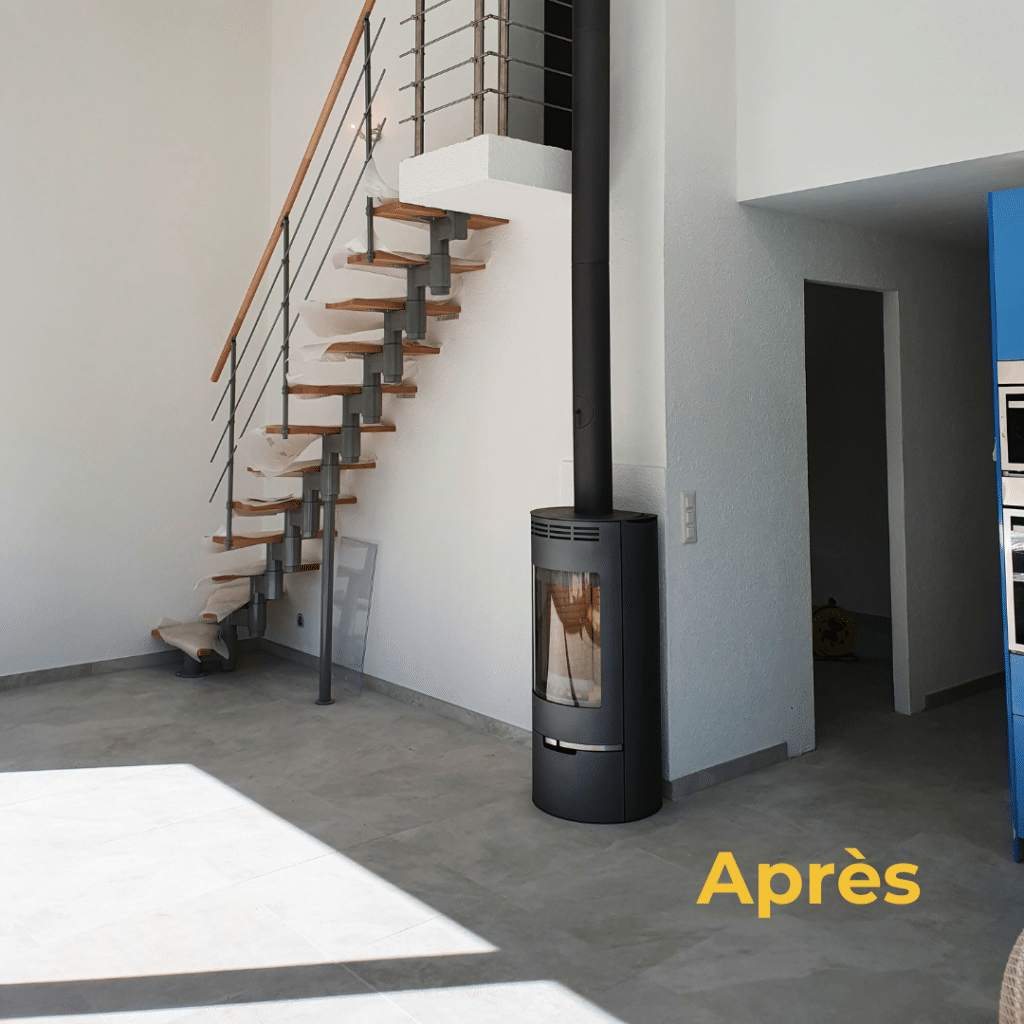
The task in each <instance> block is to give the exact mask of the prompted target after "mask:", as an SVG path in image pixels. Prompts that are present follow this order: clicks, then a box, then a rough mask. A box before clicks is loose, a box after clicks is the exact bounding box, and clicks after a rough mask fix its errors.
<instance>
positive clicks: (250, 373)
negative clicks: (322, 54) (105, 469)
mask: <svg viewBox="0 0 1024 1024" xmlns="http://www.w3.org/2000/svg"><path fill="white" fill-rule="evenodd" d="M373 5H374V0H366V2H365V3H364V5H363V16H362V22H361V25H359V26H357V30H356V31H354V32H353V37H352V41H351V42H350V45H349V49H348V51H347V52H346V55H345V58H344V60H343V62H342V67H341V68H339V72H338V76H337V77H336V79H335V83H334V85H333V86H332V94H331V95H329V97H328V102H327V103H326V104H325V107H324V111H323V112H322V114H321V118H320V121H319V122H318V124H317V128H316V130H315V131H314V136H313V139H311V141H310V146H309V147H308V148H307V152H306V155H305V156H304V158H303V163H302V164H301V165H300V168H299V172H298V174H297V175H296V181H295V183H294V184H293V187H292V190H291V192H290V193H289V196H288V199H287V200H286V202H285V207H284V210H283V211H282V216H281V218H280V220H279V222H278V223H277V224H276V225H275V228H274V232H273V233H272V235H271V239H270V242H269V243H268V245H267V248H266V250H265V251H264V256H263V259H262V260H261V263H260V267H259V268H258V269H257V272H256V276H255V277H254V278H253V283H252V285H251V286H250V289H249V292H248V293H247V295H246V298H245V300H244V301H243V305H242V309H241V310H240V311H239V315H238V318H237V319H236V321H235V324H234V325H233V328H232V333H231V336H230V338H229V339H228V341H227V343H226V344H225V346H224V349H223V350H222V352H221V357H220V359H219V360H218V364H217V368H216V369H215V371H214V375H213V379H214V380H215V381H216V380H217V379H218V378H219V376H220V374H221V372H222V370H223V369H224V368H225V366H226V367H227V370H228V380H227V382H226V384H225V386H224V389H223V391H222V393H221V396H220V399H219V400H218V402H217V406H216V408H215V409H214V412H213V416H212V417H211V419H212V420H216V419H217V417H218V415H219V414H220V413H221V411H222V409H225V408H226V410H227V411H226V414H225V419H226V422H225V424H224V428H223V430H222V432H221V435H220V438H219V440H218V441H217V445H216V447H215V448H214V451H213V454H212V455H211V456H210V462H211V463H213V462H214V461H215V460H216V459H217V456H218V454H220V452H221V450H222V449H223V448H224V447H225V442H227V445H226V450H227V455H226V458H225V463H224V467H223V469H222V470H221V473H220V476H219V477H218V479H217V483H216V485H215V486H214V489H213V492H212V493H211V494H210V498H209V500H210V502H212V501H213V500H214V498H215V497H216V495H217V493H218V491H219V490H220V488H221V486H222V484H224V483H225V481H226V519H225V522H226V526H225V547H226V548H231V546H232V514H233V510H234V489H235V454H236V452H237V448H238V440H239V438H240V437H241V436H242V435H244V433H245V431H246V430H247V429H248V427H249V425H250V423H252V420H253V418H254V416H255V415H256V413H257V411H258V409H259V408H260V403H261V401H262V399H263V396H264V395H265V394H266V391H267V388H268V387H269V385H270V382H271V381H272V380H273V379H274V376H275V374H276V373H277V372H278V367H279V366H280V367H281V398H282V402H281V434H282V436H283V437H285V438H287V437H288V398H289V386H288V370H289V352H290V341H291V335H292V332H293V331H294V330H295V327H296V325H297V324H298V319H299V316H298V314H294V315H293V313H292V309H291V303H292V297H293V294H296V295H299V294H300V295H301V296H302V298H303V299H308V298H309V296H310V294H311V293H312V291H313V288H314V287H315V285H316V282H317V280H318V278H319V277H320V273H321V271H322V270H323V268H324V264H325V263H326V262H327V257H328V256H329V255H330V254H331V250H332V249H333V247H334V244H335V240H336V239H337V237H338V233H339V231H340V230H341V226H342V224H343V223H344V221H345V218H346V217H347V215H348V213H349V210H350V209H351V207H352V203H353V202H354V200H355V197H356V194H357V193H358V191H359V187H360V184H361V183H362V180H363V175H364V172H365V171H366V168H367V167H368V166H369V164H370V161H371V160H372V159H373V152H374V148H375V146H376V144H377V140H378V139H379V138H380V132H379V130H380V129H381V128H382V127H383V123H382V124H380V125H374V124H373V103H374V100H375V98H376V96H377V93H378V91H379V90H380V87H381V83H382V82H383V80H384V77H385V74H386V72H385V71H381V72H380V73H379V74H378V75H377V76H376V78H374V75H373V70H372V63H371V62H372V56H373V53H374V51H375V50H376V47H377V44H378V42H379V40H380V36H381V31H382V29H383V27H384V20H383V19H381V22H380V24H379V25H378V26H377V30H376V32H375V33H373V34H372V35H371V27H370V11H371V10H372V8H373ZM360 40H361V41H362V43H363V63H362V69H361V71H360V73H359V75H358V77H357V79H356V81H355V83H354V84H353V87H352V90H351V93H350V95H349V97H348V102H347V103H346V104H345V107H344V109H343V111H342V112H341V114H340V117H338V120H337V125H336V127H335V129H334V132H333V135H332V136H331V139H330V142H329V144H328V145H327V147H326V150H324V152H323V154H322V157H321V159H320V162H319V169H318V171H317V174H316V176H315V178H314V179H313V182H312V184H311V185H310V186H309V187H308V189H307V190H306V193H305V196H304V201H303V202H302V206H301V212H300V213H299V216H298V219H297V220H293V213H294V207H295V205H296V203H297V201H298V200H299V199H300V197H301V194H302V190H303V188H304V186H305V180H304V179H305V173H306V170H307V169H308V167H309V165H310V164H311V162H312V157H313V155H314V152H315V151H316V150H317V149H318V148H319V144H320V141H321V140H322V138H323V135H324V133H325V129H326V127H327V125H328V122H329V120H330V118H331V117H332V116H333V115H334V98H335V97H336V96H337V92H338V91H339V90H340V87H341V84H342V81H343V79H344V77H345V75H346V73H347V71H348V64H349V63H351V58H352V56H354V51H355V48H356V46H357V45H358V42H359V41H360ZM360 88H362V91H363V110H362V115H361V117H360V123H361V125H362V129H361V131H360V132H359V133H358V134H357V133H356V132H353V136H352V140H351V142H350V143H349V145H348V148H347V150H346V151H345V152H344V155H343V156H341V157H340V158H339V157H337V156H336V150H337V149H338V146H337V144H338V140H339V138H340V136H341V131H342V128H343V127H344V126H345V125H346V124H347V123H348V117H349V113H350V111H351V109H352V106H353V104H354V102H355V100H356V96H357V95H358V93H359V91H360ZM360 136H361V137H362V138H363V139H364V140H365V149H364V153H363V159H362V161H361V163H359V164H355V165H353V167H354V177H352V178H351V185H350V186H348V184H347V179H346V171H347V170H348V169H349V166H350V164H351V163H352V155H353V153H354V151H355V148H356V143H357V142H358V141H359V138H360ZM332 158H333V164H332ZM332 175H333V184H331V187H330V191H329V192H328V194H327V196H326V198H323V197H322V194H321V189H320V186H321V184H323V183H324V182H325V181H326V182H329V181H330V180H331V177H332ZM343 180H346V186H347V198H345V200H344V203H341V202H340V197H339V202H338V203H335V197H336V196H338V194H339V189H340V188H341V186H342V182H343ZM345 191H346V190H345V189H342V192H341V194H342V195H345ZM321 199H322V202H321ZM314 200H316V203H317V205H316V206H314ZM339 207H340V210H339ZM314 209H319V214H318V216H317V217H316V221H315V224H312V223H311V224H310V225H307V224H306V218H307V214H310V212H311V211H312V210H314ZM310 220H311V221H312V217H310ZM332 223H333V224H334V227H333V230H331V231H330V234H329V238H327V241H326V244H323V239H324V236H325V235H326V234H327V232H326V231H323V232H322V230H321V229H323V228H324V227H325V224H326V225H327V226H328V227H329V226H330V224H332ZM366 227H367V250H368V251H367V258H368V260H369V261H370V262H372V260H373V248H374V243H373V200H372V198H369V197H368V198H367V203H366ZM304 228H305V231H304ZM318 243H319V244H318ZM314 245H316V253H319V252H320V247H321V245H322V249H323V251H322V255H320V257H319V260H318V261H317V262H316V263H315V269H314V265H313V261H310V262H309V265H308V267H307V260H308V259H309V256H310V253H311V252H313V251H314ZM299 252H301V256H300V257H299V258H298V260H297V265H293V253H294V254H295V255H298V253H299ZM275 254H277V256H276V262H277V268H276V271H275V273H274V275H273V277H272V278H271V280H270V282H269V284H267V283H266V281H265V280H264V278H265V274H266V270H267V269H268V268H269V265H270V263H271V261H272V260H273V259H274V257H275ZM314 259H315V255H314ZM261 289H262V290H263V292H264V294H263V296H262V301H261V302H260V303H259V306H258V309H257V311H256V313H255V316H253V317H251V318H250V313H251V311H252V307H253V305H254V304H255V299H256V297H257V296H258V294H259V291H260V290H261ZM275 295H279V296H280V298H279V300H278V301H276V302H275V301H274V298H275ZM275 306H276V312H275V313H274V315H273V318H272V320H271V319H270V310H272V309H273V308H274V307H275ZM250 319H251V323H249V321H250ZM268 320H270V322H269V326H268V325H267V321H268ZM247 325H248V330H247V333H246V337H245V341H244V343H243V344H242V346H241V351H239V347H238V339H239V337H240V336H241V335H242V334H243V333H245V328H246V326H247ZM278 325H280V327H281V335H280V344H279V345H278V347H277V352H276V355H275V358H274V361H273V363H272V364H271V366H270V368H269V370H268V371H267V372H266V376H265V378H264V380H263V384H262V387H261V388H260V390H259V392H258V394H256V396H255V398H252V397H251V396H250V397H249V402H248V403H246V401H245V400H246V396H247V394H248V392H249V388H250V385H251V384H253V381H254V380H255V379H256V378H257V373H258V371H259V370H260V366H261V363H262V360H263V357H264V354H265V353H266V352H267V349H268V347H269V346H270V343H271V339H272V338H273V337H274V334H275V332H276V331H277V329H278ZM258 336H262V339H263V340H262V342H261V343H260V344H259V348H258V350H257V351H256V352H255V354H254V355H250V356H249V359H248V361H247V360H246V356H247V355H249V353H250V347H252V346H253V341H254V339H256V338H257V337H258ZM246 371H247V372H246ZM242 375H244V376H245V380H244V383H242V385H241V388H239V378H240V376H242ZM225 402H226V405H225ZM246 409H247V410H248V414H247V415H246ZM242 417H244V422H243V424H242V427H241V429H240V430H239V429H238V422H239V420H240V418H242Z"/></svg>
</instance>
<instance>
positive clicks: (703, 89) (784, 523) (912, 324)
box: [665, 0, 1001, 778]
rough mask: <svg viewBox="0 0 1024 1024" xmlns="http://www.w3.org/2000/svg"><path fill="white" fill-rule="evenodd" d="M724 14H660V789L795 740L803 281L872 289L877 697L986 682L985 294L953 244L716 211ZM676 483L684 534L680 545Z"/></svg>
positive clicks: (701, 7)
mask: <svg viewBox="0 0 1024 1024" xmlns="http://www.w3.org/2000/svg"><path fill="white" fill-rule="evenodd" d="M734 28H735V27H734V20H733V12H732V9H731V6H730V5H723V4H720V3H717V2H716V0H687V2H681V3H678V4H675V3H673V4H670V5H669V7H668V17H667V32H666V39H667V46H668V49H669V52H670V53H673V54H674V55H675V56H674V59H673V60H672V61H670V62H669V63H668V66H667V80H666V94H667V95H668V96H670V97H675V101H674V102H673V103H672V104H671V106H670V116H667V117H666V157H665V166H666V182H665V211H666V213H665V296H666V298H665V320H666V394H667V397H668V405H667V425H668V426H667V437H668V480H667V484H668V486H667V491H668V509H669V521H668V524H667V528H666V535H667V548H666V553H665V558H666V573H667V601H668V607H667V619H668V625H669V634H668V696H667V700H668V725H667V728H668V754H669V773H670V775H671V776H672V777H673V778H677V777H679V776H681V775H685V774H688V773H690V772H693V771H697V770H699V769H701V768H704V767H706V766H708V765H712V764H717V763H720V762H722V761H724V760H727V759H729V758H732V757H738V756H740V755H742V754H745V753H748V752H750V751H754V750H759V749H763V748H765V747H768V746H771V745H773V744H776V743H779V742H780V741H783V740H784V741H786V742H787V743H788V744H789V751H790V754H791V755H793V754H798V753H801V752H803V751H805V750H808V749H810V748H811V747H812V746H813V743H814V731H813V690H812V661H811V652H810V635H811V634H810V612H811V594H810V568H809V541H808V504H807V462H806V422H805V405H804V401H805V399H804V363H803V346H804V339H803V287H804V281H805V280H806V279H809V280H813V281H820V282H825V283H834V284H846V285H853V286H857V287H864V288H874V289H877V290H880V291H885V292H889V293H892V294H889V295H887V297H886V304H885V313H886V318H887V351H886V386H887V393H888V398H889V401H888V404H887V410H886V417H887V427H888V438H889V441H888V443H889V451H888V464H889V474H890V484H889V493H890V503H891V504H890V520H891V522H893V523H894V524H895V525H894V526H893V527H892V531H891V533H892V536H891V545H892V560H893V580H894V585H893V620H894V629H895V630H897V631H898V630H899V629H900V628H901V622H907V614H908V613H907V608H908V605H909V608H910V613H909V623H908V625H907V627H906V632H907V634H908V636H909V640H908V642H907V643H906V644H904V645H900V644H898V645H897V650H896V651H895V659H896V675H897V694H896V697H897V706H898V707H899V709H900V710H902V711H910V710H911V709H913V710H919V709H921V708H922V707H923V703H924V696H925V694H926V693H928V692H930V691H934V690H938V689H941V688H943V687H946V686H949V685H952V684H955V683H958V682H962V681H965V680H968V679H974V678H977V677H979V676H982V675H985V674H987V673H990V672H995V671H998V670H999V666H1000V664H1001V655H1000V639H999V622H1000V617H999V607H998V594H999V587H998V575H997V572H998V563H997V558H998V552H997V547H996V532H995V528H994V524H993V519H992V500H993V499H992V476H991V475H992V463H991V450H992V425H991V409H990V398H988V397H986V396H987V395H988V393H989V391H990V384H989V383H988V375H989V373H990V371H989V358H990V357H989V355H988V345H989V341H988V325H987V285H986V267H985V263H984V260H983V259H982V258H979V257H978V256H977V255H975V254H974V253H973V252H960V251H958V250H955V249H946V248H941V247H935V246H929V245H926V244H923V243H916V242H910V241H906V240H901V239H898V238H895V237H890V236H885V235H875V234H869V233H865V232H860V231H857V230H854V229H850V228H844V227H840V226H835V225H830V224H827V223H821V222H816V221H811V220H805V219H801V218H797V217H790V216H787V215H783V214H775V213H771V212H768V211H763V210H757V209H748V208H745V207H742V206H739V205H738V204H737V203H736V185H735V79H734V68H733V66H732V56H731V55H732V54H733V53H734V41H735V40H734ZM683 490H696V492H697V510H698V538H699V539H698V543H697V544H696V545H683V544H681V543H680V541H679V539H678V538H679V534H680V530H681V527H680V512H679V494H680V492H681V491H683Z"/></svg>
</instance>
